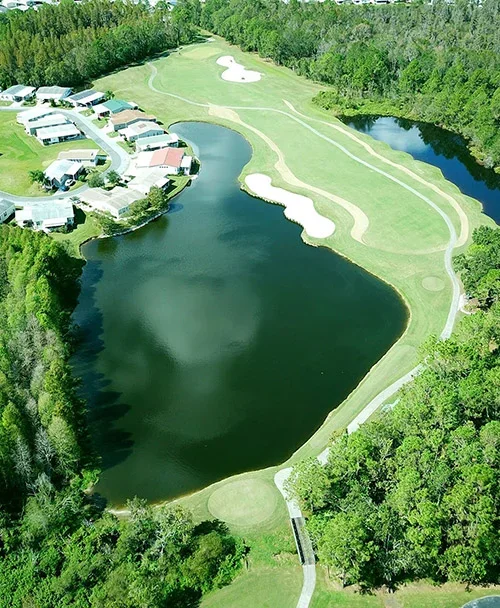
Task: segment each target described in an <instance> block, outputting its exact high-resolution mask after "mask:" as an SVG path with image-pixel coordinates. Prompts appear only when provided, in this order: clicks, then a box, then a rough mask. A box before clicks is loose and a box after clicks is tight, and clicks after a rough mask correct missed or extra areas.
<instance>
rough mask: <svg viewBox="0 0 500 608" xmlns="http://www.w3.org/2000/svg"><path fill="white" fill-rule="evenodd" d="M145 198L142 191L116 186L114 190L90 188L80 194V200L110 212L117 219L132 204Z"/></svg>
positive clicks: (99, 209)
mask: <svg viewBox="0 0 500 608" xmlns="http://www.w3.org/2000/svg"><path fill="white" fill-rule="evenodd" d="M141 198H143V196H142V194H141V193H140V192H137V191H136V190H133V189H128V188H123V187H122V186H115V187H114V188H113V189H112V190H104V189H103V188H89V189H88V190H85V192H83V194H81V195H80V200H81V201H83V202H84V203H86V204H87V205H88V206H89V207H92V209H96V210H97V211H102V212H104V213H110V214H111V215H112V216H113V217H114V218H115V219H117V220H118V219H120V218H121V217H122V216H124V215H125V214H126V213H128V211H130V205H131V204H132V203H135V201H138V200H140V199H141Z"/></svg>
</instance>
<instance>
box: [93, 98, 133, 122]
mask: <svg viewBox="0 0 500 608" xmlns="http://www.w3.org/2000/svg"><path fill="white" fill-rule="evenodd" d="M136 108H137V104H135V103H130V102H129V101H123V100H122V99H110V100H109V101H105V102H104V103H100V104H98V105H96V106H94V107H93V110H94V112H95V114H97V117H98V118H104V117H105V116H110V115H112V114H119V113H120V112H124V111H125V110H135V109H136Z"/></svg>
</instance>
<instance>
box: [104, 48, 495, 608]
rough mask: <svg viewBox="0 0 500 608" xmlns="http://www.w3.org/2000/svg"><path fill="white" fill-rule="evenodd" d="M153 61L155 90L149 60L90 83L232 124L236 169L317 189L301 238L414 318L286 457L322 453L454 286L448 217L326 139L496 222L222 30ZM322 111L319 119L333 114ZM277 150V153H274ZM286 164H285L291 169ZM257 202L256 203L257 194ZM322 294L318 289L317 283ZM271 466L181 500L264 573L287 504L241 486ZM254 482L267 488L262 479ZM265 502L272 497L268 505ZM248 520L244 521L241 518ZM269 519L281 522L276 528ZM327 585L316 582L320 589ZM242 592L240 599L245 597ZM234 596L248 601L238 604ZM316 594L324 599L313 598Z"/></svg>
mask: <svg viewBox="0 0 500 608" xmlns="http://www.w3.org/2000/svg"><path fill="white" fill-rule="evenodd" d="M221 55H233V56H234V57H235V59H236V61H238V62H239V63H242V64H243V65H244V66H245V67H247V68H248V69H253V70H257V71H259V72H261V73H262V75H263V77H262V80H261V81H259V82H256V83H251V84H250V83H247V84H235V83H230V82H225V81H223V80H222V79H221V78H220V74H221V73H222V72H223V71H224V69H225V68H223V67H221V66H218V65H217V64H216V59H217V57H218V56H221ZM154 66H155V67H156V69H157V70H158V74H157V76H156V77H155V79H154V82H153V84H154V87H155V88H156V89H158V91H160V92H159V93H158V92H154V91H152V90H151V89H150V88H149V87H148V82H149V79H150V77H151V74H152V70H151V66H150V65H148V64H145V65H142V66H138V67H133V68H130V69H127V70H124V71H122V72H118V73H115V74H113V75H111V76H108V77H106V78H103V79H101V80H99V81H97V83H96V87H97V88H100V89H101V90H108V89H110V90H113V91H114V93H115V94H116V96H119V97H123V98H124V99H131V100H132V101H134V102H136V103H137V104H138V105H139V106H140V107H143V108H146V109H147V111H148V112H151V113H154V114H155V115H156V116H157V117H158V118H159V119H160V120H161V121H162V122H163V123H164V124H166V125H168V124H172V123H174V122H177V121H182V120H203V121H210V122H216V123H218V124H222V125H225V126H228V127H230V128H232V129H235V130H237V131H239V132H240V133H241V134H242V135H244V136H245V137H246V138H247V139H248V141H249V142H250V144H251V145H252V149H253V155H252V159H251V160H250V162H249V163H248V165H247V166H246V167H245V168H244V169H243V172H242V175H241V176H240V179H241V180H243V179H244V176H245V175H247V174H248V173H252V172H261V173H266V174H267V175H269V176H270V177H271V178H272V179H273V184H274V185H276V186H281V187H284V188H288V189H290V190H293V191H294V192H299V193H302V194H305V195H307V196H310V197H311V198H313V200H314V203H315V205H316V208H317V209H318V210H319V211H320V212H321V213H323V214H324V215H325V216H328V217H330V218H331V219H332V220H333V221H334V222H335V224H336V227H337V229H336V232H335V233H334V234H333V235H332V236H331V237H329V238H328V239H325V240H321V241H318V240H314V239H306V240H309V241H310V242H311V243H312V244H322V245H326V246H328V247H331V248H332V249H334V250H335V251H337V252H339V253H341V254H342V255H344V256H346V257H347V258H349V259H351V260H353V261H354V262H355V263H357V264H359V265H360V266H362V267H363V268H365V269H367V270H368V271H369V272H371V273H373V274H375V275H377V276H378V277H380V278H381V279H383V280H384V281H386V282H388V283H390V284H391V285H392V286H393V287H394V288H395V289H397V290H398V292H399V293H400V294H401V296H402V298H403V299H404V301H405V303H406V305H407V306H408V309H409V311H410V318H409V324H408V327H407V330H406V332H405V334H404V335H403V337H402V338H401V339H400V340H399V341H398V343H397V344H396V345H395V346H394V347H393V348H392V349H390V351H389V352H388V353H387V354H386V355H385V357H383V358H382V360H381V361H379V362H378V363H377V364H376V365H375V366H374V367H373V369H372V370H371V371H370V373H369V374H368V375H367V376H366V377H365V378H364V379H363V381H362V382H361V383H360V384H359V386H358V387H357V388H356V389H355V390H354V391H353V393H352V394H351V395H350V396H349V397H348V398H347V399H346V400H345V401H344V403H342V404H341V405H340V406H339V407H337V408H336V409H335V410H334V411H333V412H332V413H331V414H330V416H329V417H328V419H327V420H326V421H325V423H324V424H323V426H322V427H321V428H320V429H319V430H318V431H317V432H316V433H315V434H314V436H313V437H311V439H310V440H309V441H308V442H306V444H305V445H304V446H302V447H301V448H300V449H299V450H298V451H297V452H296V454H294V455H293V456H292V458H291V459H290V460H289V461H288V464H293V462H296V461H297V460H298V459H299V458H302V457H304V456H311V455H317V454H318V453H319V452H320V451H321V450H322V449H324V447H325V445H326V444H327V442H328V439H329V437H330V436H331V433H332V432H333V431H334V430H336V429H339V428H343V427H345V426H346V425H347V424H348V423H349V422H350V421H351V420H352V419H353V418H354V416H355V415H356V414H357V413H358V412H359V411H361V410H362V409H363V407H364V406H365V405H366V404H367V403H368V402H369V401H370V400H371V399H372V398H373V397H375V396H376V395H377V394H378V393H379V392H380V391H381V390H382V389H384V388H385V387H386V386H388V385H389V384H391V383H392V382H393V381H395V380H396V379H397V378H399V377H400V376H402V375H403V374H404V373H406V372H407V371H409V370H410V369H411V368H412V367H413V366H414V365H415V362H416V354H417V349H418V347H419V346H420V344H421V343H422V342H423V340H424V339H425V338H426V337H427V336H429V335H430V334H433V333H434V334H439V333H440V332H441V330H442V328H443V326H444V323H445V320H446V317H447V313H448V308H449V304H450V295H451V285H450V281H449V278H448V276H447V275H446V273H445V269H444V263H443V250H444V247H445V246H446V243H447V241H448V238H449V235H448V230H447V228H446V225H445V223H444V221H443V219H442V218H441V217H440V216H439V215H438V213H437V212H436V211H434V210H432V209H430V208H429V206H428V205H426V204H425V203H424V202H423V201H422V200H421V199H420V198H418V197H417V196H416V195H415V194H412V193H410V192H408V191H407V190H406V189H404V188H403V187H402V186H401V185H398V184H396V183H394V182H393V181H391V180H390V179H388V178H387V177H384V176H382V175H380V174H377V173H376V172H374V171H373V170H371V169H370V168H367V167H365V166H362V165H360V164H359V163H357V162H355V161H354V160H352V159H351V158H349V157H348V156H347V155H346V154H345V153H344V152H342V151H340V150H339V149H338V148H337V147H335V146H334V145H332V143H331V142H329V141H327V139H326V138H329V139H331V140H334V141H335V142H337V143H338V144H340V145H342V146H344V147H345V148H346V149H347V150H348V151H350V152H351V153H353V154H355V155H356V156H358V157H359V158H361V159H362V160H364V161H366V162H369V163H370V164H371V165H373V166H375V167H377V168H380V169H382V170H384V171H386V172H387V173H389V174H390V175H392V176H394V177H396V178H397V179H400V180H402V181H404V182H405V183H406V184H408V185H410V186H411V187H413V188H414V189H415V190H417V191H418V192H419V193H421V194H423V195H424V196H427V197H428V198H429V199H431V200H432V201H433V202H434V203H435V204H436V205H438V206H439V207H440V208H441V209H443V210H444V211H445V212H446V213H447V214H448V216H449V217H450V219H451V221H452V222H453V224H454V226H455V229H456V230H457V232H460V229H461V220H460V216H459V214H458V213H457V211H456V209H455V208H453V207H452V205H451V204H450V202H449V201H448V200H446V198H445V197H443V196H441V195H440V194H439V193H436V192H435V191H434V190H433V189H432V187H431V186H436V185H437V186H439V188H441V190H442V191H443V192H445V193H447V194H448V195H452V196H453V197H455V199H456V201H457V203H458V204H459V205H460V206H461V208H462V209H463V211H464V212H465V214H466V218H467V219H468V222H469V227H468V228H469V230H468V236H469V238H470V234H471V232H472V229H473V228H474V227H475V226H477V225H479V224H481V223H489V224H493V222H492V221H491V220H489V219H488V218H486V217H485V216H484V215H482V214H481V207H480V205H479V203H477V202H476V201H474V200H472V199H470V198H468V197H466V196H464V195H463V194H462V193H460V191H459V190H458V188H456V187H455V186H454V185H453V184H451V183H450V182H447V181H446V180H444V178H443V176H442V174H441V172H440V171H439V170H438V169H436V168H435V167H431V166H430V165H426V164H423V163H420V162H418V161H415V160H413V159H412V158H411V157H410V156H409V155H407V154H405V153H403V152H397V151H393V150H391V149H390V148H389V146H387V145H385V144H383V143H381V142H376V141H374V140H372V139H371V138H369V137H367V136H365V135H360V134H357V133H356V132H354V131H352V130H350V129H348V128H347V127H345V126H344V125H341V123H339V122H338V121H336V120H335V119H333V118H332V117H331V116H329V115H328V114H327V113H326V112H323V111H322V110H320V109H318V108H316V107H314V106H313V105H312V104H311V98H312V97H313V96H314V95H315V94H316V93H317V92H318V91H319V90H321V89H322V88H323V87H320V86H319V85H316V84H315V83H312V82H310V81H307V80H305V79H303V78H300V77H297V76H296V75H295V74H293V72H291V71H290V70H287V69H285V68H281V67H277V66H275V65H273V64H271V63H269V62H266V61H263V60H261V59H259V58H258V57H256V56H255V55H250V54H245V53H243V52H241V51H240V50H239V49H237V48H235V47H231V46H229V45H228V44H226V43H225V42H223V41H221V40H220V39H216V41H215V42H211V43H204V44H199V45H194V46H190V47H186V48H184V49H182V50H181V51H178V52H174V53H172V54H171V55H170V56H167V57H163V58H161V59H158V60H155V61H154ZM169 94H174V95H178V96H181V97H184V98H186V99H188V100H190V101H194V102H197V103H200V104H206V103H210V104H212V107H211V108H205V107H200V106H197V105H193V104H190V103H187V102H186V101H183V100H180V99H177V98H174V97H171V96H170V95H169ZM284 100H286V101H288V102H290V103H291V104H293V106H294V107H295V108H296V109H297V110H299V111H300V112H301V113H303V114H305V116H306V118H301V120H303V121H304V122H305V123H306V125H310V126H311V127H313V128H315V129H317V131H318V132H319V134H320V135H319V136H318V135H317V134H314V133H312V132H311V131H310V130H309V129H308V128H306V127H305V126H304V125H301V124H300V123H299V122H297V120H296V118H297V116H296V115H295V114H293V113H292V111H291V110H290V108H289V107H288V106H287V104H286V103H285V102H284ZM228 105H231V106H238V107H244V108H246V109H237V110H231V111H227V110H224V109H221V108H220V107H215V106H228ZM259 108H260V109H259ZM262 108H266V109H262ZM272 109H274V110H280V111H281V112H283V113H287V114H289V115H288V116H287V115H285V114H280V113H276V112H275V111H271V110H272ZM319 121H326V122H327V123H328V124H322V123H321V122H319ZM335 126H342V128H343V129H344V130H345V131H347V133H341V132H339V131H338V130H336V129H335V128H334V127H335ZM349 133H350V134H353V135H355V137H357V138H358V140H360V141H354V140H353V139H352V138H350V137H349ZM360 142H367V143H370V145H371V146H372V148H373V149H374V150H375V151H376V152H377V153H378V154H380V155H382V156H383V158H382V159H380V158H376V157H374V156H373V155H372V154H370V153H369V151H367V150H366V149H365V148H364V147H363V146H362V143H360ZM280 156H281V164H279V162H278V161H280ZM384 159H387V160H389V161H391V162H393V163H399V164H401V165H404V167H407V168H408V169H411V171H413V173H414V174H415V175H416V176H418V177H420V178H422V179H425V180H426V181H427V182H429V184H428V185H424V184H422V183H420V182H419V181H418V180H417V179H415V177H412V176H409V175H406V174H405V173H404V172H403V171H402V170H401V169H400V168H398V167H395V166H391V165H388V164H387V163H386V162H384ZM283 161H284V163H285V164H286V167H285V168H283ZM277 163H278V164H277ZM287 171H288V173H287ZM289 172H291V173H292V176H291V177H290V173H289ZM290 180H292V181H294V183H293V185H290V184H289V183H287V182H289V181H290ZM310 186H311V187H313V188H320V189H321V190H322V191H323V192H324V193H318V192H312V191H311V190H310V189H309V187H310ZM328 194H333V195H337V196H340V197H343V198H344V199H346V200H347V201H349V202H350V203H351V204H353V205H355V206H357V207H358V208H359V209H360V210H362V212H364V214H365V215H366V216H367V217H368V219H369V222H370V224H369V228H368V230H367V232H366V234H365V235H364V244H362V243H359V242H357V241H356V240H354V239H353V238H352V236H351V229H352V227H353V218H352V216H351V215H350V214H349V213H348V212H347V211H346V210H345V209H344V208H343V207H342V206H339V205H338V204H337V203H334V202H332V201H331V200H330V199H329V198H328V196H327V195H328ZM255 204H256V205H257V204H262V203H260V202H259V201H258V200H256V201H255ZM466 244H467V243H466V242H464V243H463V245H462V246H461V247H460V248H459V249H458V250H457V252H458V251H461V250H463V249H464V247H465V246H466ZM317 295H318V297H320V295H321V294H317ZM430 313H431V314H430ZM312 346H313V345H312ZM276 464H279V463H276ZM276 470H277V468H271V469H267V470H264V471H256V472H251V473H247V474H244V475H241V476H238V477H237V478H236V479H237V480H238V481H239V480H242V481H244V482H245V483H242V484H240V485H238V484H236V485H235V483H234V482H235V478H231V479H229V480H225V481H222V482H219V483H217V484H214V485H213V486H211V487H209V488H206V489H205V490H202V491H201V492H198V493H196V494H194V495H192V496H189V497H186V498H184V499H181V500H180V502H182V503H183V504H185V505H186V506H189V507H190V508H192V509H193V510H194V512H195V515H196V516H197V518H200V519H201V518H206V517H214V516H222V517H223V518H224V517H226V520H227V521H228V523H229V524H230V526H231V528H232V529H233V531H235V532H236V533H241V534H243V535H245V536H246V537H247V538H250V540H251V544H252V550H253V553H254V554H255V555H256V557H255V561H254V570H255V569H257V570H258V569H259V568H260V569H261V571H262V577H263V579H265V577H266V576H267V575H268V572H267V568H268V565H267V563H268V562H269V560H271V559H272V556H273V555H274V553H273V551H274V550H275V548H273V547H274V545H275V543H276V542H278V544H279V534H282V535H283V538H285V537H286V539H287V542H289V541H290V538H291V534H290V531H289V525H288V517H287V512H286V510H285V508H284V503H283V501H282V499H281V497H280V495H279V494H278V493H277V490H274V489H272V491H271V492H270V493H268V492H267V491H265V492H264V491H262V492H261V491H259V492H258V493H257V495H258V496H257V501H258V503H259V504H262V506H261V510H262V513H261V514H260V515H259V514H258V513H257V510H258V509H257V506H258V505H252V506H248V505H247V501H248V488H249V487H251V485H252V483H254V482H255V481H256V480H258V481H264V482H265V483H267V484H268V487H270V488H272V483H273V476H274V473H275V471H276ZM255 487H259V488H261V489H262V488H263V486H261V485H259V484H257V485H256V486H255ZM238 489H240V490H241V495H240V496H235V493H238ZM273 493H274V497H273ZM224 497H226V498H228V497H229V498H228V500H231V502H232V505H231V504H228V505H224V501H223V500H221V498H224ZM263 500H265V503H266V504H264V503H263V502H262V501H263ZM272 504H274V505H275V508H274V511H272V507H271V505H272ZM245 515H248V516H249V517H248V519H245ZM244 521H246V525H242V522H244ZM274 530H281V531H282V532H280V533H279V534H278V536H276V534H275V532H274ZM296 572H297V577H298V579H297V581H295V583H296V589H298V588H300V581H301V574H300V570H297V571H296ZM258 580H259V577H257V576H256V575H255V572H251V573H250V572H249V573H246V574H244V575H242V576H241V578H240V579H238V581H237V582H236V583H235V584H234V585H232V586H231V587H229V588H228V589H224V590H222V591H220V592H218V593H216V594H214V595H213V596H212V599H211V600H207V601H208V602H209V601H212V602H213V603H212V604H210V603H205V604H204V605H207V606H210V605H214V606H215V605H217V606H220V607H221V608H226V607H227V608H230V607H231V608H232V607H233V606H239V605H241V606H243V605H245V606H246V605H249V606H250V605H252V606H255V607H256V608H258V607H260V606H265V605H268V604H265V603H262V602H263V601H264V599H263V597H262V586H261V585H260V584H259V582H258ZM276 580H277V582H276V588H279V585H280V581H279V577H278V576H277V577H276ZM234 589H239V590H240V593H237V592H234V591H233V590H234ZM242 589H244V592H243V591H242ZM272 590H274V587H272V585H271V589H270V591H272ZM323 591H324V590H323ZM323 591H322V590H321V589H319V590H318V593H322V592H323ZM233 593H235V595H233ZM242 593H244V595H245V599H241V600H240V597H239V596H240V595H241V594H242ZM339 593H340V596H341V597H342V598H345V597H347V595H346V592H339ZM264 595H265V594H264ZM327 595H328V592H327ZM340 596H339V597H340ZM353 597H355V596H353ZM213 598H216V599H213ZM273 598H275V599H274V603H272V604H269V605H272V606H275V607H276V608H281V607H283V608H284V607H285V606H288V605H290V599H289V598H288V596H286V597H285V595H283V596H282V595H281V594H279V593H278V594H277V596H273ZM240 601H247V602H248V603H247V604H242V603H238V602H240ZM265 601H267V599H266V600H265ZM326 601H329V600H328V599H327V600H326ZM339 601H340V600H339ZM342 601H344V600H342ZM349 601H351V604H346V603H345V602H344V604H340V603H339V604H338V605H352V606H356V605H358V604H355V603H352V602H354V601H355V600H354V599H352V598H351V599H350V600H349ZM356 601H357V600H356ZM321 605H330V604H318V606H321ZM363 605H367V606H369V605H370V604H363ZM373 605H377V604H373Z"/></svg>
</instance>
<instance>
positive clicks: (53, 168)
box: [44, 160, 82, 181]
mask: <svg viewBox="0 0 500 608" xmlns="http://www.w3.org/2000/svg"><path fill="white" fill-rule="evenodd" d="M81 168H82V164H81V163H78V162H73V161H71V160H55V161H54V162H53V163H51V164H50V165H49V166H48V167H47V168H46V169H45V171H44V173H45V177H46V178H47V179H49V180H53V179H56V180H57V181H59V180H60V179H61V178H62V177H63V176H64V175H75V174H76V173H78V171H80V169H81Z"/></svg>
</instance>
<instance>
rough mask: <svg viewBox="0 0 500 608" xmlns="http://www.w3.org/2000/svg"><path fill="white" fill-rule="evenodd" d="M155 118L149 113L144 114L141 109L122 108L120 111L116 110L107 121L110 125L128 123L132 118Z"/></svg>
mask: <svg viewBox="0 0 500 608" xmlns="http://www.w3.org/2000/svg"><path fill="white" fill-rule="evenodd" d="M137 119H142V120H156V119H155V117H154V116H152V115H151V114H145V113H144V112H142V111H141V110H123V111H122V112H118V113H117V114H115V115H114V116H112V117H111V118H110V119H109V122H110V123H111V124H112V125H125V124H128V123H129V122H130V121H132V120H137Z"/></svg>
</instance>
